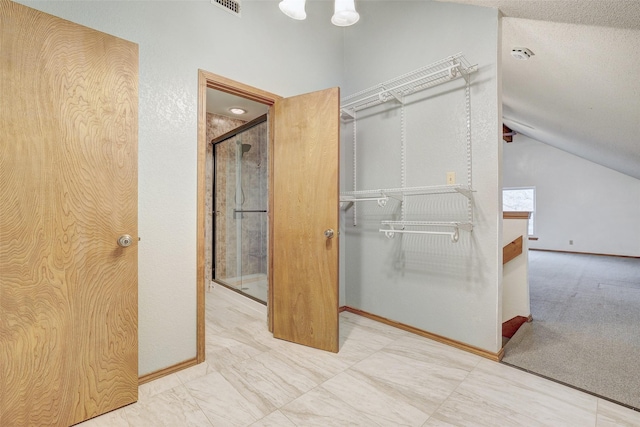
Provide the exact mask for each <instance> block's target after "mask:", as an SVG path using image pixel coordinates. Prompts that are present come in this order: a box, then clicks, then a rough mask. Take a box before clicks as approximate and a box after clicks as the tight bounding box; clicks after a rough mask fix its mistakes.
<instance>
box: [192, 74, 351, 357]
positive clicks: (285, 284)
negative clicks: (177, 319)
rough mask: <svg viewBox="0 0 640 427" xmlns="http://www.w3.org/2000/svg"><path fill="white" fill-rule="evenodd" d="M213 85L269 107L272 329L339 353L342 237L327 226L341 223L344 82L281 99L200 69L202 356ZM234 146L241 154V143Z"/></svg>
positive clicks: (200, 353)
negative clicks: (209, 116)
mask: <svg viewBox="0 0 640 427" xmlns="http://www.w3.org/2000/svg"><path fill="white" fill-rule="evenodd" d="M208 89H214V90H218V91H220V92H223V93H226V94H230V95H233V96H237V97H239V98H243V99H248V100H250V101H253V102H256V103H259V104H262V105H265V106H267V108H268V114H269V116H268V117H269V120H268V122H267V123H268V137H267V140H268V141H267V147H268V156H267V159H268V169H267V170H268V173H267V175H268V180H267V181H268V184H267V185H268V188H269V192H268V193H269V194H268V207H267V221H268V243H267V247H268V255H267V264H268V265H267V288H268V291H267V325H268V329H269V331H270V332H272V333H273V336H274V337H275V338H280V339H284V340H287V341H292V342H295V343H298V344H303V345H307V346H310V347H315V348H320V349H323V350H328V351H333V352H337V351H338V343H339V336H338V255H339V254H338V247H339V244H338V236H334V235H333V233H331V234H328V233H327V232H326V231H327V230H337V229H338V228H339V224H338V218H339V215H338V201H339V186H338V170H339V148H340V133H339V129H340V126H339V121H340V117H339V107H340V91H339V88H330V89H325V90H320V91H316V92H311V93H307V94H302V95H296V96H293V97H289V98H281V97H279V96H277V95H274V94H271V93H268V92H265V91H263V90H260V89H257V88H254V87H251V86H248V85H245V84H242V83H239V82H236V81H233V80H230V79H228V78H226V77H222V76H219V75H215V74H213V73H209V72H206V71H202V70H200V71H199V73H198V173H197V177H198V191H197V196H198V216H197V230H196V233H197V234H196V236H197V237H196V239H197V240H196V243H197V247H196V250H197V255H198V256H197V261H198V264H197V282H196V283H197V362H198V363H200V362H203V361H204V360H205V357H206V344H205V323H206V322H205V321H206V314H205V313H206V310H205V301H206V299H205V297H206V289H207V285H208V283H207V272H208V271H211V270H210V269H208V268H206V262H205V259H206V257H205V250H206V248H207V246H209V247H211V238H212V236H208V235H207V234H206V229H207V227H206V224H207V222H208V221H212V216H213V215H212V210H211V209H210V210H208V209H207V202H206V201H207V199H209V198H211V199H212V190H209V189H208V188H207V183H208V182H209V181H212V180H210V179H208V177H207V174H208V173H209V172H208V169H207V159H208V158H210V157H212V156H209V155H208V154H207V151H208V146H209V145H210V144H209V141H207V133H206V129H207V125H206V124H207V120H206V113H207V111H206V107H207V102H206V94H207V90H208ZM275 141H277V143H276V142H275ZM236 147H237V148H236V149H237V150H239V151H238V153H239V155H240V156H241V152H242V148H243V147H242V143H240V144H239V145H237V144H236ZM249 150H250V148H249ZM274 165H278V166H279V167H277V168H276V167H274ZM211 173H212V172H211ZM211 173H209V174H211ZM310 189H313V191H310ZM240 196H241V193H240ZM240 198H241V197H240ZM274 206H275V207H277V209H274ZM274 235H277V236H278V239H274V238H273V236H274ZM332 238H333V240H332ZM274 278H275V279H274ZM274 283H275V284H274Z"/></svg>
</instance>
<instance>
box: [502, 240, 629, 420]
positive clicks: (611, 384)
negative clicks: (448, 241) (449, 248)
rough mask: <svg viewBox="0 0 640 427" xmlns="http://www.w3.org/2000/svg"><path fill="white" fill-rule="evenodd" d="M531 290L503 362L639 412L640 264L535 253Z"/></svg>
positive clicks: (594, 257) (603, 257)
mask: <svg viewBox="0 0 640 427" xmlns="http://www.w3.org/2000/svg"><path fill="white" fill-rule="evenodd" d="M529 285H530V294H531V314H532V316H533V319H534V320H533V322H531V323H526V324H525V325H524V326H523V327H522V328H520V329H519V330H518V332H516V334H515V335H514V336H513V337H512V338H511V340H509V342H508V343H507V344H506V346H505V353H504V358H503V362H505V363H508V364H510V365H513V366H517V367H519V368H522V369H525V370H527V371H530V372H534V373H536V374H539V375H543V376H546V377H549V378H552V379H555V380H558V381H560V382H563V383H566V384H569V385H572V386H574V387H577V388H580V389H583V390H586V391H588V392H591V393H594V394H597V395H600V396H603V397H605V398H607V399H611V400H614V401H617V402H620V403H622V404H624V405H627V406H631V407H634V408H640V259H633V258H619V257H609V256H596V255H581V254H565V253H554V252H543V251H533V250H532V251H530V252H529Z"/></svg>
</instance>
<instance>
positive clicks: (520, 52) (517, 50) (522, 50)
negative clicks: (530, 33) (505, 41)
mask: <svg viewBox="0 0 640 427" xmlns="http://www.w3.org/2000/svg"><path fill="white" fill-rule="evenodd" d="M533 55H535V54H534V53H533V52H531V51H530V50H529V49H527V48H526V47H514V48H513V49H511V56H513V57H514V58H516V59H519V60H521V61H526V60H527V59H529V58H531V57H532V56H533Z"/></svg>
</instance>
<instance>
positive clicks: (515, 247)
mask: <svg viewBox="0 0 640 427" xmlns="http://www.w3.org/2000/svg"><path fill="white" fill-rule="evenodd" d="M522 240H523V239H522V236H520V237H518V238H517V239H515V240H513V241H512V242H511V243H509V244H508V245H506V246H505V247H504V248H502V264H503V265H504V264H506V263H508V262H509V261H511V260H512V259H514V258H515V257H517V256H518V255H520V254H521V253H522Z"/></svg>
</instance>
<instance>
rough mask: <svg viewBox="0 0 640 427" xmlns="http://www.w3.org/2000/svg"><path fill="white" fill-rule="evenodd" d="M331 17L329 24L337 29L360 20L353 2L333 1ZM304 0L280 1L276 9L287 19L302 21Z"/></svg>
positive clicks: (346, 0)
mask: <svg viewBox="0 0 640 427" xmlns="http://www.w3.org/2000/svg"><path fill="white" fill-rule="evenodd" d="M334 1H335V3H334V5H333V16H332V17H331V23H332V24H333V25H337V26H338V27H348V26H349V25H353V24H355V23H356V22H358V20H359V19H360V14H359V13H358V12H356V5H355V0H334ZM304 6H305V0H282V1H281V2H280V3H278V7H279V8H280V10H281V11H282V13H284V14H285V15H287V16H288V17H289V18H293V19H298V20H303V19H306V17H307V13H306V12H305V10H304Z"/></svg>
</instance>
